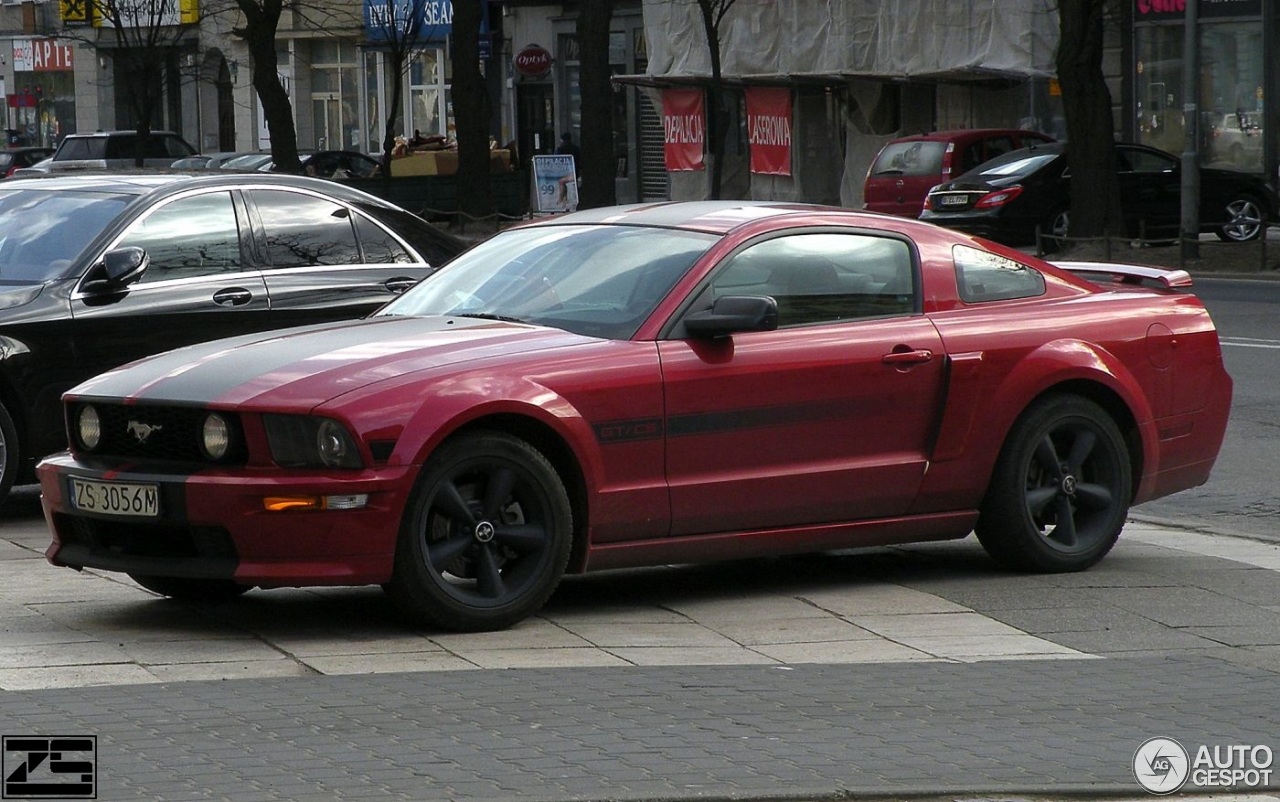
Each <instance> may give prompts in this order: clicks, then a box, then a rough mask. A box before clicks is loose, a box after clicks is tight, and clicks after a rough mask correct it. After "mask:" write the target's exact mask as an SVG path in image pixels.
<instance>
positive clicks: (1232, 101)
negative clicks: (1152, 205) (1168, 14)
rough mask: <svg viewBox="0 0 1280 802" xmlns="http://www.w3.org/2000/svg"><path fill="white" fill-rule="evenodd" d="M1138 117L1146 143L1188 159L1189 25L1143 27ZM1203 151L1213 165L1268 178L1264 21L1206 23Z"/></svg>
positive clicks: (1138, 42)
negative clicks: (1185, 68) (1185, 74)
mask: <svg viewBox="0 0 1280 802" xmlns="http://www.w3.org/2000/svg"><path fill="white" fill-rule="evenodd" d="M1135 51H1136V55H1137V64H1136V72H1137V76H1136V77H1137V81H1136V90H1137V91H1136V98H1135V100H1136V113H1137V120H1136V122H1137V125H1136V130H1137V132H1138V140H1139V141H1140V142H1142V143H1143V144H1147V145H1151V146H1153V147H1157V148H1161V149H1162V150H1166V151H1169V152H1170V153H1181V152H1182V150H1183V149H1184V140H1183V129H1184V125H1183V118H1182V114H1183V104H1184V103H1185V102H1186V98H1185V96H1184V92H1183V89H1182V51H1183V27H1182V26H1181V25H1147V26H1139V27H1137V29H1136V31H1135ZM1200 60H1201V61H1200V65H1201V72H1200V75H1201V78H1200V81H1201V86H1200V99H1199V103H1198V104H1197V105H1198V107H1199V109H1200V135H1201V141H1200V152H1201V160H1202V162H1203V163H1204V164H1205V165H1206V166H1210V167H1222V168H1225V169H1232V170H1242V171H1247V172H1261V171H1262V170H1263V166H1262V100H1263V98H1262V69H1263V63H1262V30H1261V28H1260V27H1259V26H1258V25H1257V23H1256V22H1213V23H1202V24H1201V25H1200Z"/></svg>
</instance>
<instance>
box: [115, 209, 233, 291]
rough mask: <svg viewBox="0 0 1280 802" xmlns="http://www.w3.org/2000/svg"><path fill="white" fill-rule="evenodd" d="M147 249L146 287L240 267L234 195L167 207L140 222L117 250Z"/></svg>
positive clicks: (143, 275) (144, 279)
mask: <svg viewBox="0 0 1280 802" xmlns="http://www.w3.org/2000/svg"><path fill="white" fill-rule="evenodd" d="M131 245H132V246H137V247H139V248H144V249H146V251H147V254H148V255H149V256H150V257H151V266H150V267H148V268H147V271H146V272H145V273H143V274H142V281H143V282H155V281H165V280H168V279H175V278H188V277H191V276H207V275H212V274H214V273H224V272H234V271H237V270H239V269H240V268H241V266H242V264H243V262H242V261H241V258H240V228H239V226H238V225H237V222H236V212H235V206H234V205H233V204H232V201H231V193H230V192H208V193H205V194H203V195H194V196H191V197H187V198H180V199H178V200H176V201H173V202H172V203H168V204H165V205H164V206H161V207H160V208H158V209H156V210H154V211H152V212H151V214H149V215H147V216H146V217H145V218H143V219H142V220H140V221H138V222H137V223H135V224H134V225H133V226H132V227H131V228H130V229H129V231H128V232H127V233H125V235H124V238H123V239H122V240H120V243H119V245H118V246H117V247H125V246H131Z"/></svg>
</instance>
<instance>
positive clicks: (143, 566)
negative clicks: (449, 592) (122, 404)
mask: <svg viewBox="0 0 1280 802" xmlns="http://www.w3.org/2000/svg"><path fill="white" fill-rule="evenodd" d="M36 473H37V476H38V478H39V480H40V491H41V503H42V505H43V507H44V515H45V520H46V521H47V522H48V524H49V528H50V530H51V532H52V535H53V541H52V543H51V544H50V546H49V548H48V550H47V551H46V552H45V556H46V558H48V560H49V562H51V563H53V564H54V565H59V566H67V567H71V568H97V569H102V570H107V571H121V572H124V573H129V574H139V575H151V576H167V577H187V578H210V579H230V580H233V581H235V582H238V583H240V584H244V585H249V586H261V587H282V586H299V587H301V586H307V585H366V584H380V583H383V582H386V581H387V580H388V579H390V577H391V568H392V562H393V559H394V556H395V545H396V538H397V535H398V533H399V528H400V520H401V517H402V513H403V510H404V503H405V500H406V499H407V498H408V494H409V490H410V489H411V488H412V485H413V479H414V471H412V470H411V466H398V467H395V468H378V469H373V470H364V471H357V472H351V473H346V472H336V471H335V472H321V471H308V472H302V471H299V472H297V473H292V474H290V473H282V472H281V471H279V470H272V471H253V470H249V469H240V470H226V469H219V470H216V471H214V470H206V471H199V472H195V473H148V472H143V471H128V470H120V469H118V468H116V467H115V466H112V467H106V466H103V465H99V464H96V463H91V462H88V461H80V460H77V459H76V458H75V457H74V456H72V455H71V454H69V453H65V452H64V453H62V454H55V455H53V456H51V457H48V458H46V459H45V460H43V461H42V462H41V463H40V465H39V466H38V467H37V469H36ZM72 477H76V478H79V479H87V480H96V481H109V482H129V483H135V484H148V485H150V484H154V485H155V486H156V487H157V490H158V498H159V514H158V515H157V516H155V517H153V518H143V517H135V516H121V515H106V514H100V513H89V512H84V511H82V510H78V509H76V508H75V507H74V506H73V505H72V504H71V501H70V499H69V487H70V480H71V478H72ZM358 494H366V495H367V496H368V501H367V503H366V504H365V506H363V507H361V508H359V509H347V510H322V511H290V510H286V511H268V510H267V509H266V508H265V507H264V505H263V499H264V498H266V497H268V496H308V495H358Z"/></svg>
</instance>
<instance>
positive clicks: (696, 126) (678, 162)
mask: <svg viewBox="0 0 1280 802" xmlns="http://www.w3.org/2000/svg"><path fill="white" fill-rule="evenodd" d="M662 132H663V135H664V141H665V145H664V146H663V155H664V157H665V159H666V164H667V169H668V170H670V171H672V172H678V171H682V170H703V169H705V168H706V162H705V161H703V158H702V152H703V146H704V145H705V144H706V141H707V115H706V107H705V105H704V102H703V99H702V90H701V89H664V90H662Z"/></svg>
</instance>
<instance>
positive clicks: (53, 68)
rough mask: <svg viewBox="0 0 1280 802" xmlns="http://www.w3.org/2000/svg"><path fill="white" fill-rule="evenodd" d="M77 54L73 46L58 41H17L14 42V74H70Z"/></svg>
mask: <svg viewBox="0 0 1280 802" xmlns="http://www.w3.org/2000/svg"><path fill="white" fill-rule="evenodd" d="M74 56H75V53H74V51H73V49H72V47H71V45H66V44H62V43H61V42H59V41H58V40H57V39H16V40H14V42H13V71H14V72H70V71H71V70H72V69H73V61H74Z"/></svg>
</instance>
